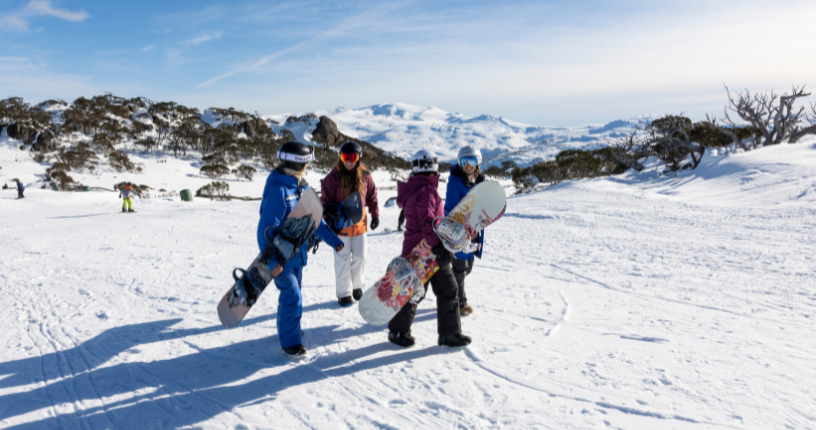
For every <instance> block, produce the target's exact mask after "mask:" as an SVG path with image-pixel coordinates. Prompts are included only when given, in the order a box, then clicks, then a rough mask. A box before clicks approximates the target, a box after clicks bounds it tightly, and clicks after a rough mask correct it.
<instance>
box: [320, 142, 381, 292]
mask: <svg viewBox="0 0 816 430" xmlns="http://www.w3.org/2000/svg"><path fill="white" fill-rule="evenodd" d="M362 154H363V149H362V147H360V145H359V144H357V143H356V142H346V143H344V144H343V146H341V147H340V161H339V162H338V163H337V166H336V167H335V168H334V169H332V171H331V172H329V174H328V175H326V177H325V178H323V180H321V181H320V185H321V195H320V201H321V203H323V207H324V208H325V212H326V222H327V223H328V224H329V226H330V227H332V228H334V223H333V222H332V220H331V214H333V213H335V212H337V208H338V207H339V206H340V205H341V203H343V201H344V200H345V199H346V198H347V197H348V196H349V195H351V194H353V193H354V192H355V191H357V192H359V193H360V196H361V197H362V201H363V202H364V204H365V207H367V208H368V212H370V213H371V224H370V228H371V230H376V229H377V227H378V226H379V225H380V209H379V207H378V201H377V187H375V186H374V180H373V179H371V176H370V175H368V174H367V173H366V171H365V166H364V165H363V163H362V161H361V160H360V158H361V157H362ZM366 218H367V214H366V211H365V209H364V210H363V218H362V219H361V220H360V222H358V223H357V224H354V225H352V226H351V227H348V228H345V229H343V230H340V231H336V233H337V236H338V237H340V240H342V241H343V245H344V246H343V250H342V251H340V252H338V253H337V254H335V255H334V275H335V278H336V282H337V301H338V303H339V304H340V306H342V307H346V306H351V305H352V304H353V303H354V300H360V299H361V298H362V297H363V287H365V281H366V280H365V265H366V242H367V234H366V233H367V229H366V224H367V219H366ZM335 230H336V229H335ZM352 297H354V300H352Z"/></svg>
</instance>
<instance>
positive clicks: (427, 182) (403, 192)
mask: <svg viewBox="0 0 816 430" xmlns="http://www.w3.org/2000/svg"><path fill="white" fill-rule="evenodd" d="M426 186H428V187H432V188H433V189H437V188H438V187H439V175H432V176H429V175H414V176H411V177H410V178H409V179H408V182H397V206H399V207H401V208H402V207H405V203H406V202H407V201H408V199H409V198H411V195H413V194H414V193H416V192H417V191H419V190H420V189H422V188H423V187H426Z"/></svg>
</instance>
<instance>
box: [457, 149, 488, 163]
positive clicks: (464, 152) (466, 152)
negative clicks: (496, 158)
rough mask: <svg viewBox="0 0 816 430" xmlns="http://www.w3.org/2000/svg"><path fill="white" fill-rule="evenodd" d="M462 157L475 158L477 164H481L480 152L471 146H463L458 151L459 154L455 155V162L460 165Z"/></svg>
mask: <svg viewBox="0 0 816 430" xmlns="http://www.w3.org/2000/svg"><path fill="white" fill-rule="evenodd" d="M462 157H476V158H477V159H478V160H479V164H482V151H480V150H479V148H474V147H472V146H464V147H462V149H460V150H459V153H458V154H456V161H457V162H458V163H460V164H461V163H462V161H461V160H462Z"/></svg>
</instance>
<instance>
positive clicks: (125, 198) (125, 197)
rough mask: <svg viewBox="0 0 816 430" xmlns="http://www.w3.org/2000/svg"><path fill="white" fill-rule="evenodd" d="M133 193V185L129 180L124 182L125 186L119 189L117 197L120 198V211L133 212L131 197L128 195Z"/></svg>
mask: <svg viewBox="0 0 816 430" xmlns="http://www.w3.org/2000/svg"><path fill="white" fill-rule="evenodd" d="M132 193H133V187H132V186H131V185H130V181H128V182H125V186H123V187H122V188H120V189H119V198H120V199H122V212H134V210H133V198H132V197H130V195H131V194H132Z"/></svg>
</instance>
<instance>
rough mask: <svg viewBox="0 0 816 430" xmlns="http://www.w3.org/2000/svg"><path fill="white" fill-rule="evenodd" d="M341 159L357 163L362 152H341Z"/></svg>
mask: <svg viewBox="0 0 816 430" xmlns="http://www.w3.org/2000/svg"><path fill="white" fill-rule="evenodd" d="M340 159H341V160H343V162H344V163H356V162H357V161H359V160H360V154H358V153H356V152H341V153H340Z"/></svg>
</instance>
